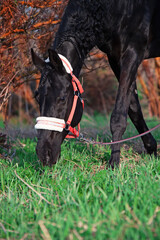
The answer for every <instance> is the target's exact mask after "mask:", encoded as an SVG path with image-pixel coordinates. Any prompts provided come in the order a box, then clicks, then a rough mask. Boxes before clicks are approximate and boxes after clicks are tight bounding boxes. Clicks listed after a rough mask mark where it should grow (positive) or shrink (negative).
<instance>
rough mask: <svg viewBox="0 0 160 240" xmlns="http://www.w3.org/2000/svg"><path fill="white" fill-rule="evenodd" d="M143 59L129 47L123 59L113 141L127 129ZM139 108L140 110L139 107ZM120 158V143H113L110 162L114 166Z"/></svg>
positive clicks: (113, 118)
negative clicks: (129, 111) (138, 70)
mask: <svg viewBox="0 0 160 240" xmlns="http://www.w3.org/2000/svg"><path fill="white" fill-rule="evenodd" d="M141 60H142V59H140V57H139V55H138V53H137V52H136V51H135V50H133V49H129V48H128V50H126V52H125V53H124V55H123V58H122V59H121V67H120V72H119V88H118V93H117V98H116V104H115V108H114V110H113V113H112V116H111V132H112V140H113V141H118V140H121V139H122V135H123V133H124V132H125V130H126V125H127V115H128V110H129V106H130V103H131V99H132V95H133V92H134V90H135V81H136V74H137V69H138V66H139V64H140V62H141ZM131 109H132V108H131ZM137 109H138V110H139V108H138V107H137ZM133 115H134V114H133ZM132 120H133V118H132ZM133 121H134V120H133ZM119 160H120V144H115V145H112V153H111V159H110V161H109V164H110V165H111V167H112V168H113V167H114V166H115V165H118V164H119Z"/></svg>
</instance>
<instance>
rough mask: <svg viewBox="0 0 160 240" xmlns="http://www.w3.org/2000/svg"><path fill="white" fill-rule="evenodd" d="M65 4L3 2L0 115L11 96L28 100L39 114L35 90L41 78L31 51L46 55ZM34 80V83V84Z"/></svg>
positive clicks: (0, 12)
mask: <svg viewBox="0 0 160 240" xmlns="http://www.w3.org/2000/svg"><path fill="white" fill-rule="evenodd" d="M66 4H67V1H65V0H62V1H58V0H48V1H45V0H27V1H19V0H17V1H13V0H2V1H1V3H0V59H1V62H0V111H1V110H3V111H4V112H5V109H6V106H7V104H8V99H9V97H10V96H11V95H17V96H20V97H21V98H22V99H25V101H26V102H27V104H28V105H31V106H32V108H34V109H35V111H37V106H36V103H35V102H34V100H33V91H32V89H33V88H35V86H36V85H37V81H38V80H39V77H40V75H37V74H36V70H35V69H34V68H33V67H32V65H31V59H30V49H31V47H32V48H34V47H35V48H36V50H39V54H40V55H45V52H46V49H48V48H49V46H50V45H51V44H52V41H53V39H54V34H55V32H56V29H57V24H58V23H59V22H60V19H61V16H62V13H63V9H64V7H65V6H66ZM32 80H35V81H34V82H32V83H31V81H32ZM10 104H12V103H10ZM12 105H13V104H12ZM12 108H16V107H15V106H12Z"/></svg>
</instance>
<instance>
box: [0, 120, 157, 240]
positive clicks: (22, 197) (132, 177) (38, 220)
mask: <svg viewBox="0 0 160 240" xmlns="http://www.w3.org/2000/svg"><path fill="white" fill-rule="evenodd" d="M100 119H101V120H99V119H98V118H96V117H95V119H94V124H95V125H96V123H98V122H99V121H101V122H102V118H100ZM85 121H86V123H87V121H89V119H87V118H85ZM92 122H93V121H92ZM152 124H153V125H155V124H156V123H155V122H154V123H150V126H151V125H152ZM82 125H83V124H82ZM84 125H85V124H84ZM93 127H94V126H93ZM131 134H132V135H135V130H134V129H133V128H132V126H131V125H130V124H129V126H128V131H127V133H126V135H125V136H126V137H127V136H130V135H131ZM154 134H155V137H156V138H157V139H158V136H159V139H160V130H158V131H156V132H155V133H154ZM35 145H36V139H32V140H31V139H26V140H20V142H17V141H16V142H13V143H12V148H11V149H10V150H9V151H6V152H5V151H4V150H3V151H2V150H1V152H0V153H1V155H0V239H11V240H13V239H15V240H19V239H21V240H27V239H28V240H30V239H34V240H35V239H45V240H50V239H58V240H59V239H60V240H63V239H67V240H72V239H73V240H74V239H78V240H83V239H84V240H85V239H88V240H89V239H100V240H101V239H105V240H106V239H114V240H115V239H118V240H121V239H122V240H123V239H128V240H132V239H135V240H137V239H140V240H141V239H142V240H143V239H157V240H158V239H160V152H159V154H158V155H159V157H158V158H154V157H152V158H151V157H150V156H148V155H145V154H141V155H139V154H138V153H137V152H136V151H135V150H134V149H133V148H132V143H130V144H129V145H127V147H126V144H125V145H123V146H122V153H121V166H120V168H119V169H116V170H114V171H112V170H111V169H106V161H108V160H109V157H110V147H101V146H88V145H86V144H82V143H79V142H77V141H72V140H71V141H68V140H67V141H66V142H65V143H64V144H63V145H62V153H61V159H60V161H59V162H58V163H57V164H56V165H55V166H53V168H44V167H42V166H41V164H40V163H39V161H38V159H37V156H36V154H35Z"/></svg>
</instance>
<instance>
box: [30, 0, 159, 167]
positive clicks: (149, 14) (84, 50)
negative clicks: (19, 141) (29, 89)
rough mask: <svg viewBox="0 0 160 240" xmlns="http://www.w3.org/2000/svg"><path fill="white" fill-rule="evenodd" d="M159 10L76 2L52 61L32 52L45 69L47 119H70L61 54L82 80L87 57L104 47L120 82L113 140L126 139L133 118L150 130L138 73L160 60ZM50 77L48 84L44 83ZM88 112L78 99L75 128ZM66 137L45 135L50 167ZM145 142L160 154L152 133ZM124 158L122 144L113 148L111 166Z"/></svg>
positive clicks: (42, 141)
mask: <svg viewBox="0 0 160 240" xmlns="http://www.w3.org/2000/svg"><path fill="white" fill-rule="evenodd" d="M159 12H160V2H159V1H158V0H154V1H153V0H128V1H126V0H119V1H118V0H112V1H111V0H100V1H96V0H94V1H93V0H92V1H91V0H70V1H69V3H68V6H67V8H66V10H65V13H64V16H63V19H62V22H61V24H60V27H59V30H58V32H57V34H56V38H55V41H54V47H53V49H52V50H50V51H49V59H50V62H49V63H44V61H42V60H41V59H39V58H38V57H37V56H36V55H35V54H34V53H32V58H33V62H34V64H35V65H37V67H38V68H39V69H40V70H41V71H42V79H41V81H40V89H41V92H40V90H39V91H38V92H39V93H38V94H39V96H40V98H41V102H40V108H41V110H40V112H41V116H48V117H57V118H58V117H63V118H64V119H65V120H66V119H67V118H68V115H69V112H70V109H71V105H72V101H73V89H72V85H71V81H70V80H71V79H70V77H69V76H68V74H67V73H66V72H65V70H64V68H63V66H62V62H61V60H60V59H59V57H58V54H62V55H64V56H65V57H66V58H67V59H68V60H69V62H70V63H71V65H72V67H73V72H74V74H75V75H76V76H77V77H78V75H79V73H80V70H81V68H82V65H83V62H84V59H85V57H86V55H87V54H88V53H89V52H90V50H91V49H92V48H93V47H94V46H98V48H99V49H101V50H102V51H103V52H105V53H106V54H107V56H108V60H109V63H110V65H111V68H112V70H113V72H114V73H115V75H116V77H117V79H118V81H119V87H118V92H117V98H116V103H115V108H114V110H113V113H112V116H111V132H112V136H113V138H112V140H113V141H117V140H120V139H121V138H122V135H123V133H124V131H125V129H126V124H127V115H128V114H129V117H130V118H131V120H132V122H133V124H134V125H135V127H136V128H137V130H138V132H139V133H142V132H145V131H147V130H148V128H147V126H146V123H145V121H144V118H143V115H142V111H141V107H140V104H139V100H138V95H137V91H136V74H137V69H138V67H139V65H140V63H141V62H142V60H143V59H145V58H150V57H157V56H160V44H159V43H160V31H159V29H158V24H159V22H160V14H159ZM57 53H58V54H57ZM49 68H50V70H48V69H49ZM47 72H48V73H47ZM46 73H47V74H46ZM44 76H45V77H44ZM44 78H45V84H42V83H43V79H44ZM42 85H43V86H42ZM62 95H63V98H65V101H64V103H63V104H62V103H59V98H60V96H62ZM64 96H65V97H64ZM47 98H48V99H49V100H48V104H47ZM82 112H83V110H82V106H81V103H80V101H78V104H77V107H76V112H75V116H74V118H73V121H72V123H71V125H72V126H76V125H77V124H78V122H79V121H80V119H81V116H82ZM66 134H67V131H65V130H64V131H63V132H62V133H57V132H52V131H48V132H46V130H40V131H39V140H38V144H37V153H38V156H39V157H40V159H41V160H42V161H43V162H44V164H53V163H55V162H56V161H57V158H58V156H59V153H60V145H61V143H62V142H63V140H64V138H65V136H66ZM142 140H143V143H144V146H145V148H146V150H147V152H148V153H150V154H152V153H154V154H155V155H156V150H157V144H156V141H155V140H154V138H153V137H152V135H151V134H147V135H146V136H143V137H142ZM57 149H58V150H57ZM119 159H120V145H119V144H116V145H113V146H112V153H111V159H110V162H109V163H110V165H111V166H112V167H114V165H115V164H116V165H118V164H119Z"/></svg>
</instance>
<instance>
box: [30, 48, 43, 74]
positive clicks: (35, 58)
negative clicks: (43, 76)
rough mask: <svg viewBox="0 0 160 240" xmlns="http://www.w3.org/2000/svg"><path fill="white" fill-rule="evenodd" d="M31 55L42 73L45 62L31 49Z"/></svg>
mask: <svg viewBox="0 0 160 240" xmlns="http://www.w3.org/2000/svg"><path fill="white" fill-rule="evenodd" d="M31 55H32V61H33V64H34V65H35V66H36V67H37V68H38V69H39V70H40V71H41V70H42V69H43V68H44V67H45V62H44V61H43V60H42V59H41V58H40V57H38V56H37V54H35V52H34V51H33V49H32V48H31Z"/></svg>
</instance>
